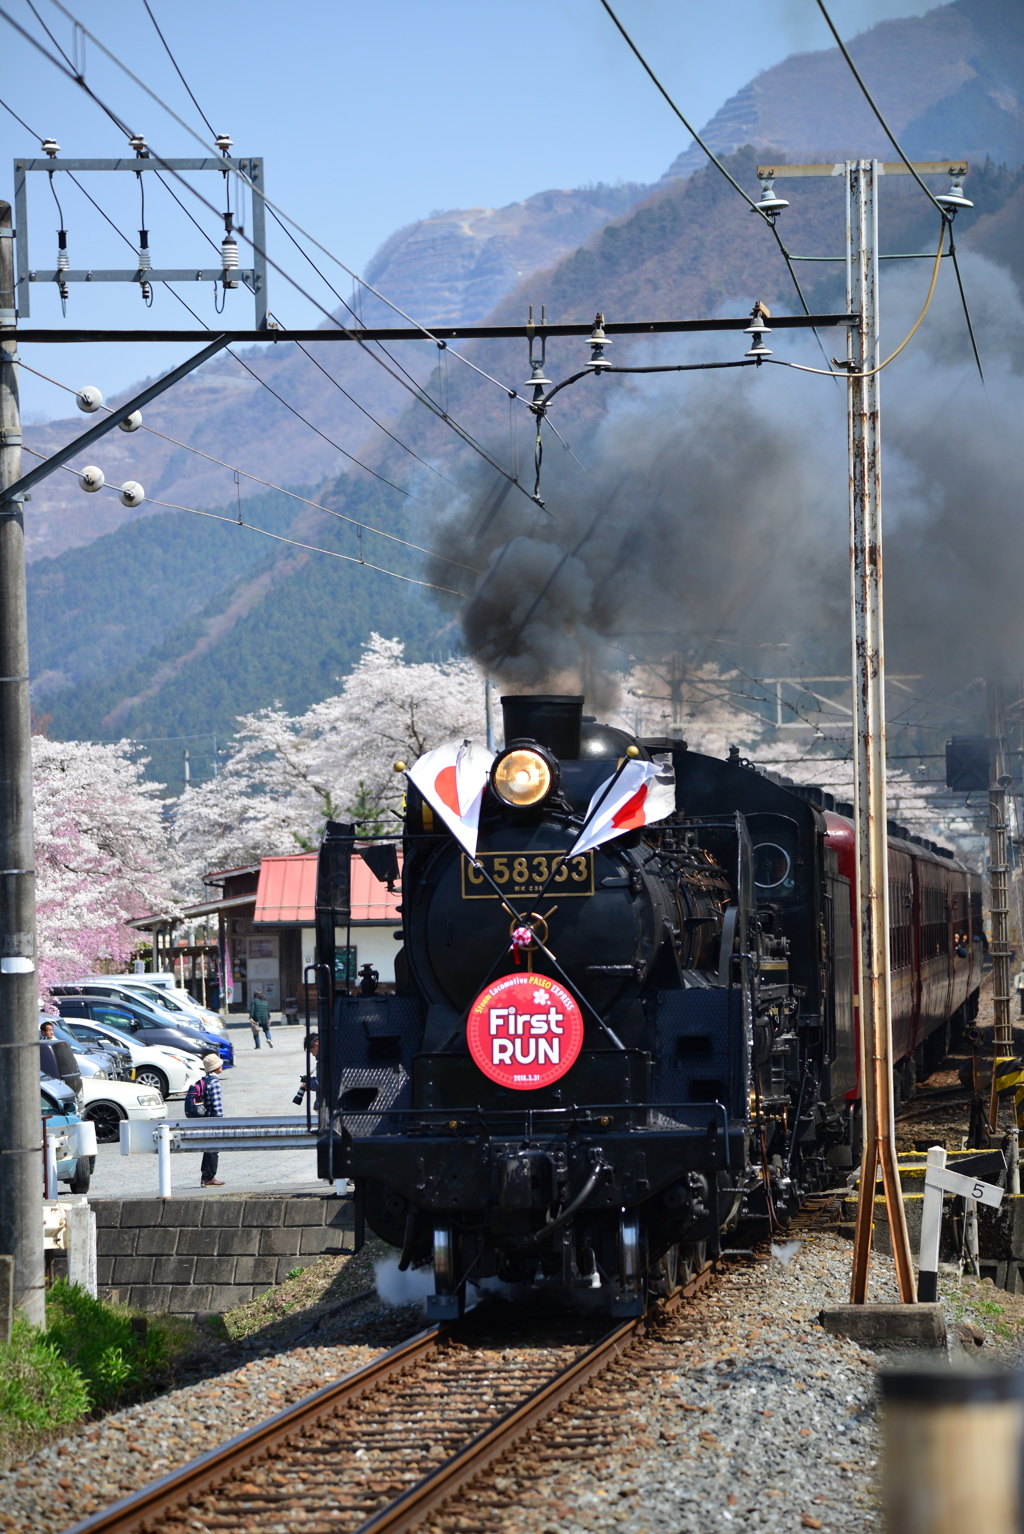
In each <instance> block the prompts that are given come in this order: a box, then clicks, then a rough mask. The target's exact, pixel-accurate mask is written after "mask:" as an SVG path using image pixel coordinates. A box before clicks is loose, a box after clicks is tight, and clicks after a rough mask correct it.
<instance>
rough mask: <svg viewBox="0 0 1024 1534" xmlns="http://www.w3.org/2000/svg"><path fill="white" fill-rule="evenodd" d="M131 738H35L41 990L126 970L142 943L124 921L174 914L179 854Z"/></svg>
mask: <svg viewBox="0 0 1024 1534" xmlns="http://www.w3.org/2000/svg"><path fill="white" fill-rule="evenodd" d="M144 767H145V763H144V761H142V760H140V759H139V758H138V756H137V754H136V748H135V747H134V746H133V745H132V743H131V742H130V741H121V742H120V743H119V744H117V745H92V744H90V743H89V742H82V741H52V740H47V739H46V738H45V737H44V736H42V735H34V736H33V737H32V774H33V805H34V819H35V854H36V856H35V862H36V902H37V904H36V924H37V948H38V972H39V982H40V987H41V989H42V990H44V991H45V990H46V989H48V988H49V987H50V986H51V985H55V984H58V983H59V982H60V981H62V980H70V979H74V978H75V977H76V976H78V975H81V974H82V973H84V972H88V971H89V970H93V969H95V968H97V966H100V965H103V964H107V963H113V964H115V965H117V966H118V967H121V966H123V965H124V964H126V963H127V961H128V960H129V959H130V957H131V954H132V952H133V950H134V948H135V947H136V946H137V944H138V942H139V936H138V934H137V933H136V932H134V931H133V930H132V929H131V928H129V927H127V926H126V925H125V923H126V922H127V921H129V920H130V919H131V918H132V917H135V916H141V915H143V914H144V913H145V912H147V911H152V910H154V909H158V910H164V909H168V910H169V909H172V905H171V895H172V876H173V871H174V863H175V857H176V855H175V853H174V850H173V846H172V840H171V836H170V826H169V823H168V820H167V818H166V816H165V813H164V807H163V805H162V803H161V801H160V797H159V795H160V791H161V788H162V785H161V784H159V783H147V782H146V781H145V780H144V778H143V770H144Z"/></svg>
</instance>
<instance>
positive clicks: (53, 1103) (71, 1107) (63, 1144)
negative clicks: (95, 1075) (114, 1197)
mask: <svg viewBox="0 0 1024 1534" xmlns="http://www.w3.org/2000/svg"><path fill="white" fill-rule="evenodd" d="M64 1047H65V1048H67V1045H65V1046H64ZM48 1068H49V1067H48V1065H47V1064H44V1065H43V1068H42V1071H41V1080H40V1093H39V1109H40V1112H41V1114H42V1117H43V1122H44V1123H45V1125H46V1128H47V1131H48V1132H49V1133H51V1134H55V1135H56V1136H57V1181H58V1182H66V1183H67V1184H68V1185H69V1186H70V1189H71V1192H72V1193H88V1191H89V1182H90V1180H91V1178H92V1171H93V1163H94V1161H95V1159H96V1158H95V1156H94V1155H93V1154H92V1150H93V1148H94V1145H95V1134H96V1130H95V1126H94V1125H90V1126H89V1131H88V1134H87V1135H85V1134H83V1133H82V1128H83V1125H82V1118H81V1115H80V1114H79V1111H78V1109H79V1106H80V1104H79V1100H78V1098H77V1096H76V1094H75V1092H74V1091H73V1089H72V1088H71V1087H70V1086H69V1085H68V1083H67V1082H66V1081H62V1080H61V1079H60V1077H55V1076H52V1075H48V1074H47V1070H48Z"/></svg>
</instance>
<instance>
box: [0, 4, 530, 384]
mask: <svg viewBox="0 0 1024 1534" xmlns="http://www.w3.org/2000/svg"><path fill="white" fill-rule="evenodd" d="M52 4H53V5H55V6H56V8H57V10H59V11H60V12H62V14H63V15H65V16H66V17H67V19H68V20H69V21H70V22H72V23H73V24H74V25H75V26H76V27H77V28H78V29H79V30H80V31H81V33H82V34H83V36H85V37H87V38H89V40H90V42H93V43H95V44H96V46H97V48H99V49H100V50H101V51H102V52H103V53H105V54H106V56H107V58H108V59H109V60H110V61H111V63H112V64H115V65H116V66H117V68H118V69H120V70H122V71H123V73H124V74H126V75H127V76H128V78H129V79H130V80H131V81H132V82H133V83H134V84H135V85H137V86H138V87H139V89H140V90H143V91H145V93H146V95H147V96H149V97H150V98H151V100H153V101H155V102H156V104H157V105H158V106H159V107H161V108H162V110H163V111H165V112H166V113H167V114H168V115H169V116H170V117H172V118H173V119H174V121H175V122H176V123H177V124H178V125H179V127H181V128H183V129H184V130H185V131H186V132H187V133H189V134H191V136H192V137H193V138H194V139H195V140H196V141H197V143H200V144H203V145H204V147H207V148H208V147H210V146H209V145H207V144H206V141H205V140H204V139H203V136H202V134H200V133H197V132H196V130H195V129H194V128H193V127H192V126H191V124H190V123H188V122H186V120H185V119H184V118H183V117H180V116H179V115H178V113H177V112H175V111H174V109H173V107H170V106H168V104H167V102H166V101H164V100H163V98H162V97H160V96H159V95H158V94H157V93H156V91H154V90H153V89H152V88H151V87H150V86H148V85H147V84H146V82H145V81H144V80H142V79H140V78H139V76H138V75H136V74H135V72H134V71H133V70H131V69H129V67H128V65H127V64H125V63H124V61H123V60H122V59H119V58H118V56H117V54H116V53H114V52H113V51H112V50H111V49H110V48H108V47H107V45H106V44H105V43H104V42H102V40H101V39H100V38H98V37H97V36H96V35H95V34H94V33H92V32H90V31H89V29H88V27H86V26H85V25H84V23H83V22H81V21H79V19H78V17H77V16H76V15H75V14H74V12H73V11H70V10H68V8H67V6H66V5H63V4H62V3H61V0H52ZM0 16H3V18H4V20H5V21H8V22H10V23H11V24H12V25H14V26H15V27H17V30H18V31H20V32H21V33H22V35H23V36H24V37H26V38H27V39H28V40H29V41H30V42H32V43H33V44H34V46H35V47H36V48H38V49H39V51H40V52H42V53H43V54H44V55H45V53H46V50H45V49H44V48H42V46H41V44H40V43H39V42H38V41H37V39H35V38H33V37H32V36H31V34H30V33H28V32H25V30H24V28H22V27H20V26H18V24H17V22H15V21H14V19H13V17H11V16H9V15H8V14H7V12H5V11H0ZM37 19H38V16H37ZM41 25H42V23H41ZM44 30H46V31H47V36H48V37H50V40H51V42H53V43H54V46H55V47H56V48H57V49H58V50H59V51H60V52H61V53H62V54H63V56H64V58H65V59H66V60H67V63H68V67H69V69H70V71H71V78H72V79H73V80H74V81H75V83H76V85H80V86H82V88H83V89H84V90H85V91H86V92H87V93H88V95H90V96H91V97H92V98H93V100H94V101H95V102H96V103H97V105H98V106H101V107H102V108H103V110H104V111H105V112H106V113H107V115H108V116H110V117H111V118H112V119H113V120H114V121H115V122H117V123H118V126H119V127H120V128H121V130H122V132H126V131H127V130H126V125H125V124H124V123H122V122H121V121H120V119H118V118H116V117H114V114H113V113H112V111H111V109H110V108H109V107H107V106H105V105H104V104H103V102H102V101H101V100H100V98H99V97H98V96H97V95H96V94H95V92H94V91H93V90H92V89H91V88H90V87H89V86H88V85H87V84H86V81H85V77H84V75H82V74H80V73H78V72H77V71H76V70H75V68H74V65H73V64H72V63H71V61H70V60H69V59H68V58H67V54H65V53H64V50H63V48H61V47H60V44H59V43H57V42H56V40H55V39H54V38H53V37H52V34H50V32H49V31H48V30H47V29H46V28H45V26H44ZM165 46H166V45H165ZM51 63H57V61H56V60H54V59H52V58H51ZM189 94H190V95H191V92H189ZM200 116H202V113H200ZM204 121H205V118H204ZM207 126H209V124H207ZM211 131H212V130H211ZM127 136H128V137H129V138H130V137H131V134H128V135H127ZM147 147H149V146H147ZM214 147H216V146H214ZM150 153H151V154H152V153H153V151H152V149H150ZM154 157H155V158H156V159H158V160H159V159H160V156H159V155H155V156H154ZM234 174H236V175H237V177H238V179H239V180H240V181H241V182H242V183H243V184H244V185H246V186H248V187H249V188H250V191H251V190H253V183H252V181H251V180H250V178H249V177H248V176H247V175H246V174H245V172H244V171H241V170H235V172H234ZM179 179H182V178H179ZM184 184H185V185H186V186H188V182H185V183H184ZM189 191H191V192H195V188H194V187H191V186H189ZM257 194H258V195H259V196H260V197H262V198H263V201H264V203H265V204H266V206H267V207H268V208H274V209H275V210H276V211H277V212H279V213H281V215H282V216H283V217H284V218H287V219H288V222H289V223H291V224H293V225H294V227H295V228H296V229H298V230H299V233H300V234H302V235H303V236H304V238H306V239H307V240H312V242H313V244H314V245H316V247H317V249H318V250H321V251H323V253H324V255H326V256H328V257H329V258H330V260H332V261H334V262H335V264H336V265H337V266H339V267H340V268H341V270H342V271H343V272H346V273H347V274H348V276H350V277H351V278H352V280H353V281H354V282H358V283H359V285H360V287H362V288H365V289H366V291H367V292H368V293H372V294H373V296H374V298H378V299H380V301H381V303H383V304H386V305H387V306H388V308H389V309H393V310H394V312H395V313H396V314H398V315H400V316H401V318H402V319H404V320H406V321H407V322H408V323H409V324H410V325H412V326H413V327H414V328H415V329H417V330H419V331H421V332H422V334H423V336H424V338H425V339H427V340H430V341H433V342H434V343H435V345H442V344H443V345H445V346H447V343H446V342H444V343H442V342H441V341H440V340H439V338H438V337H437V336H435V335H434V334H433V332H432V331H431V330H430V329H429V327H428V326H426V325H423V324H421V323H420V321H419V320H417V319H414V318H413V316H412V315H409V314H407V313H406V312H405V310H404V309H402V308H401V307H400V305H398V304H396V303H395V302H394V301H393V300H392V299H390V298H388V296H387V294H386V293H381V292H380V291H379V290H378V289H377V288H375V287H374V286H373V284H372V283H369V282H367V281H366V279H365V278H363V277H360V275H359V273H358V272H356V271H353V269H352V268H351V267H349V266H347V265H346V264H345V262H344V261H342V260H341V258H340V257H339V256H337V255H335V254H334V252H333V251H331V250H328V248H327V247H326V246H325V245H323V244H321V242H320V241H319V240H317V239H316V237H315V236H314V235H312V234H310V233H309V231H308V230H306V229H303V228H302V226H301V225H300V224H299V223H298V222H297V221H296V220H295V219H293V218H291V217H290V216H289V215H288V214H287V213H285V211H284V209H283V208H280V207H278V205H277V204H276V203H272V202H271V201H270V199H269V198H268V197H266V195H265V194H264V193H263V191H262V189H258V192H257ZM196 195H198V194H196ZM248 243H249V244H252V241H251V240H249V241H248ZM262 254H263V256H264V258H265V259H269V258H268V257H267V254H266V252H265V251H264V252H262ZM277 269H278V270H280V269H279V268H277ZM281 275H282V276H284V277H285V278H286V280H289V281H290V280H291V279H290V278H288V274H287V273H286V272H282V273H281ZM296 286H297V284H296ZM299 291H300V292H301V291H302V290H301V289H300V290H299ZM304 296H306V297H309V295H308V294H306V295H304ZM311 301H312V300H311ZM452 356H454V357H457V358H458V359H459V361H460V362H463V363H465V364H466V366H467V367H469V368H472V369H473V371H474V372H476V373H479V374H480V376H481V377H482V378H486V379H487V380H488V382H490V383H492V384H494V385H495V387H496V388H499V389H504V390H505V391H506V392H507V391H508V386H507V384H503V383H502V382H501V380H500V379H498V378H494V377H493V376H492V375H491V374H490V373H488V372H486V371H485V369H483V368H481V367H477V365H476V363H474V362H471V361H470V360H469V358H468V357H464V356H463V355H462V354H461V352H457V351H452Z"/></svg>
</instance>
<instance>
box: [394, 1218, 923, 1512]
mask: <svg viewBox="0 0 1024 1534" xmlns="http://www.w3.org/2000/svg"><path fill="white" fill-rule="evenodd" d="M785 1255H787V1256H789V1255H790V1253H789V1252H786V1253H785ZM850 1257H851V1249H850V1245H849V1243H848V1242H847V1241H844V1240H842V1239H840V1238H836V1237H834V1236H831V1235H826V1236H820V1237H811V1238H810V1239H808V1240H805V1241H803V1242H802V1243H801V1245H800V1246H799V1248H797V1249H795V1251H794V1252H793V1253H792V1256H791V1260H790V1262H789V1264H788V1266H783V1264H782V1263H781V1262H779V1261H778V1260H773V1261H771V1262H770V1263H769V1262H765V1263H757V1264H745V1265H743V1266H741V1267H738V1268H736V1269H735V1270H734V1271H733V1272H731V1273H730V1274H728V1275H727V1276H726V1277H725V1278H724V1279H723V1280H722V1281H720V1282H718V1283H716V1284H715V1285H714V1286H713V1288H712V1289H711V1290H710V1291H708V1292H706V1293H705V1294H702V1295H699V1296H698V1297H697V1299H696V1300H695V1301H693V1302H692V1304H691V1305H690V1306H684V1307H683V1309H682V1310H680V1311H679V1312H678V1313H677V1317H676V1318H673V1320H672V1321H671V1322H670V1323H669V1324H668V1325H666V1326H664V1327H663V1328H659V1329H658V1330H657V1331H656V1332H654V1333H653V1334H652V1337H651V1339H650V1341H648V1342H645V1343H644V1344H642V1345H641V1346H640V1347H637V1348H634V1349H632V1350H631V1352H630V1353H629V1355H628V1357H627V1358H625V1359H624V1360H623V1361H622V1362H621V1363H620V1364H618V1365H616V1366H615V1367H613V1368H612V1369H610V1370H608V1371H607V1372H606V1373H605V1374H603V1375H602V1376H601V1377H600V1378H599V1379H597V1380H595V1381H593V1382H592V1383H591V1384H590V1385H589V1386H588V1387H587V1388H586V1389H585V1390H584V1391H581V1392H580V1394H579V1395H578V1396H576V1397H574V1398H573V1400H572V1401H571V1402H569V1403H568V1404H567V1405H566V1406H565V1407H564V1408H563V1409H562V1410H561V1411H560V1412H559V1413H558V1415H557V1417H556V1418H553V1419H551V1421H550V1422H548V1423H546V1424H545V1425H544V1427H543V1428H542V1429H541V1430H539V1431H538V1432H537V1433H535V1434H534V1435H533V1436H532V1437H531V1438H530V1439H529V1440H528V1441H527V1442H525V1443H524V1444H523V1445H522V1446H521V1447H520V1448H519V1449H518V1450H515V1451H513V1453H511V1454H510V1455H508V1456H507V1457H506V1458H505V1459H504V1460H503V1461H502V1462H501V1464H500V1465H499V1466H497V1467H495V1468H494V1469H493V1470H492V1471H489V1472H488V1473H487V1474H486V1475H484V1476H481V1477H480V1478H479V1479H478V1480H477V1481H476V1482H475V1483H474V1484H473V1485H472V1486H471V1487H469V1488H467V1490H466V1491H465V1492H464V1493H463V1494H462V1495H461V1496H460V1497H459V1498H458V1499H457V1500H456V1501H454V1502H452V1503H451V1504H450V1505H449V1506H448V1507H447V1508H445V1509H444V1510H443V1511H441V1512H438V1513H437V1514H435V1515H434V1516H433V1517H432V1518H431V1519H430V1520H429V1521H428V1523H427V1524H425V1525H424V1527H425V1528H426V1529H429V1530H430V1531H431V1534H450V1531H452V1530H460V1531H462V1530H471V1529H472V1530H477V1529H480V1528H484V1527H486V1528H488V1529H495V1530H502V1531H507V1534H512V1531H513V1530H514V1531H515V1534H582V1531H584V1530H586V1531H588V1534H589V1531H593V1530H603V1529H615V1530H621V1531H624V1534H661V1531H665V1534H669V1531H671V1534H709V1531H712V1530H727V1529H734V1528H736V1527H737V1526H742V1527H745V1528H764V1529H778V1530H794V1529H795V1530H799V1529H805V1528H809V1529H823V1530H854V1529H856V1530H857V1531H858V1534H871V1531H874V1530H879V1529H881V1527H882V1523H881V1515H880V1510H879V1506H878V1481H879V1475H880V1431H879V1425H878V1422H877V1413H876V1399H875V1370H876V1366H877V1363H878V1359H877V1358H876V1356H875V1355H874V1354H872V1353H870V1352H868V1351H867V1350H866V1349H864V1348H861V1347H858V1346H857V1345H856V1344H855V1343H853V1342H849V1341H846V1340H843V1339H840V1338H833V1337H828V1336H826V1334H825V1333H824V1332H823V1330H822V1328H821V1326H820V1325H819V1324H818V1320H817V1317H818V1312H819V1310H820V1309H821V1308H822V1307H823V1306H825V1305H829V1304H835V1303H837V1302H839V1301H842V1300H845V1299H846V1297H847V1294H848V1290H849V1282H850ZM873 1273H874V1275H875V1279H874V1284H873V1289H872V1295H871V1298H872V1299H873V1300H878V1301H886V1300H892V1299H895V1298H896V1291H895V1287H894V1284H893V1280H892V1272H891V1264H890V1263H888V1262H886V1261H885V1260H883V1259H879V1258H876V1259H875V1262H874V1263H873ZM587 1437H594V1438H596V1439H597V1440H598V1441H597V1442H596V1443H594V1444H593V1445H592V1446H588V1445H587V1443H586V1438H587ZM574 1442H575V1443H576V1444H577V1445H578V1446H579V1447H577V1448H576V1449H575V1451H574V1454H573V1456H572V1458H571V1459H570V1456H569V1454H567V1453H566V1451H565V1449H564V1448H563V1449H559V1447H558V1446H559V1445H560V1444H561V1445H571V1444H573V1443H574ZM567 1459H569V1461H570V1462H569V1463H568V1464H567V1463H566V1460H567Z"/></svg>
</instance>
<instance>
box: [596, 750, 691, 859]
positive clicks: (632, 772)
mask: <svg viewBox="0 0 1024 1534" xmlns="http://www.w3.org/2000/svg"><path fill="white" fill-rule="evenodd" d="M610 781H611V779H609V780H608V781H606V782H604V783H602V784H601V787H600V788H599V789H598V790H597V792H596V794H595V795H594V797H593V798H592V799H591V801H590V804H589V806H588V808H587V818H586V820H585V821H584V823H583V831H582V833H581V835H580V839H579V841H578V842H576V844H575V845H574V847H573V849H572V850H573V852H574V853H578V852H589V851H590V849H591V847H599V846H600V845H601V843H602V842H608V841H611V839H612V837H613V836H622V835H623V834H624V833H625V832H626V831H636V830H638V829H639V828H640V827H641V826H649V825H651V824H652V823H653V822H654V821H656V820H664V818H665V816H666V815H671V813H672V811H673V810H674V809H675V807H676V777H675V771H674V770H673V768H672V766H671V764H670V763H663V762H627V763H626V765H625V767H624V768H623V769H622V771H621V773H620V774H619V776H618V778H617V779H616V780H615V786H614V787H613V788H612V789H610V790H609V788H608V783H609V782H610Z"/></svg>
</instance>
